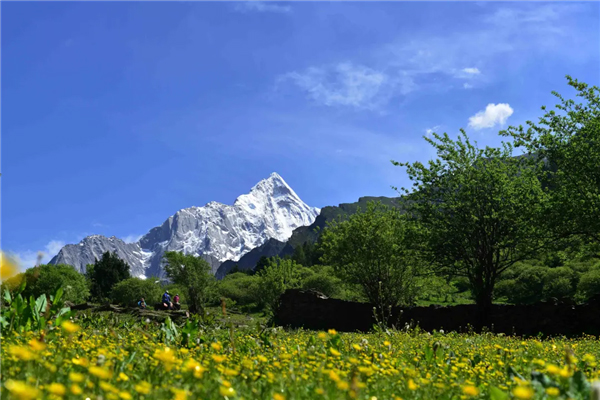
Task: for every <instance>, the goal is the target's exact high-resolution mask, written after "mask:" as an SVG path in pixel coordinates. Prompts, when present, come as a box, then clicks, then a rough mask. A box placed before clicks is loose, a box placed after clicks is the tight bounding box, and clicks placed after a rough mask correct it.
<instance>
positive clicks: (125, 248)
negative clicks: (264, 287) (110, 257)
mask: <svg viewBox="0 0 600 400" xmlns="http://www.w3.org/2000/svg"><path fill="white" fill-rule="evenodd" d="M319 212H320V210H319V209H318V208H315V207H309V206H308V205H306V204H305V203H304V202H303V201H302V200H301V199H300V197H298V195H297V194H296V193H295V192H294V191H293V190H292V188H291V187H289V186H288V184H287V183H286V182H285V181H284V180H283V178H282V177H281V176H279V175H278V174H277V173H272V174H271V175H270V176H269V178H267V179H264V180H262V181H260V182H259V183H258V184H256V185H255V186H254V187H253V188H252V189H251V190H250V192H249V193H248V194H244V195H241V196H239V197H238V198H237V199H236V200H235V202H234V203H233V205H226V204H221V203H217V202H215V201H212V202H210V203H208V204H206V205H205V206H204V207H190V208H185V209H183V210H179V211H178V212H176V213H175V215H172V216H171V217H169V218H168V219H167V220H166V221H165V222H164V223H163V224H162V225H161V226H157V227H155V228H152V229H151V230H150V231H149V232H148V233H147V234H145V235H144V236H142V238H141V239H140V240H139V241H138V242H136V243H125V242H124V241H122V240H121V239H118V238H115V237H111V238H107V237H104V236H101V235H92V236H88V237H86V238H85V239H83V240H82V241H81V242H80V243H79V244H77V245H67V246H65V247H63V248H62V249H61V250H60V251H59V253H58V254H57V255H56V256H55V257H54V258H53V259H52V260H51V261H50V263H52V264H69V265H73V266H74V267H75V268H77V269H79V270H80V271H81V272H84V271H85V266H86V265H87V264H93V263H94V260H95V259H96V258H100V256H101V255H102V253H104V252H105V251H113V252H116V253H117V255H118V256H119V257H120V258H122V259H123V260H125V261H126V262H127V263H128V264H129V265H130V266H131V273H132V275H133V276H142V275H143V276H163V270H162V267H161V260H162V256H163V254H164V252H165V251H181V252H183V253H185V254H195V255H198V256H202V257H203V258H204V259H205V260H207V261H208V262H209V264H211V267H212V269H213V273H215V272H216V270H217V268H218V267H219V265H220V264H221V263H222V262H224V261H226V260H233V261H237V260H239V259H240V257H242V256H243V255H244V254H246V253H248V252H249V251H250V250H252V249H254V248H256V247H258V246H261V245H262V244H264V243H265V242H266V241H267V240H269V239H271V238H273V239H277V240H279V241H282V242H284V241H286V240H287V239H289V237H290V236H291V235H292V231H293V230H294V229H295V228H297V227H300V226H307V225H310V224H312V223H313V222H314V220H315V218H316V217H317V215H318V214H319Z"/></svg>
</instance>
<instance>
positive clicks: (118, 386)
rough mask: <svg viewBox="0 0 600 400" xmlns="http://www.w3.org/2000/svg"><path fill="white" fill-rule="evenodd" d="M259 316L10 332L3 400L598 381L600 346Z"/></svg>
mask: <svg viewBox="0 0 600 400" xmlns="http://www.w3.org/2000/svg"><path fill="white" fill-rule="evenodd" d="M208 311H209V312H210V315H213V316H216V315H218V314H219V312H221V309H220V308H211V309H209V310H208ZM221 314H222V312H221ZM257 319H258V322H264V320H263V319H262V317H260V316H245V315H241V314H236V313H228V315H227V316H222V315H221V317H218V318H214V319H212V318H208V319H207V320H205V321H199V320H192V321H189V322H188V323H187V324H186V325H180V326H178V327H175V326H172V325H171V324H169V323H167V324H158V323H155V322H151V323H145V322H140V321H138V320H136V319H132V318H130V316H123V315H112V316H111V315H107V314H98V315H88V317H87V318H85V319H84V318H81V319H78V320H75V321H74V322H68V321H67V322H65V324H64V325H63V326H62V327H60V329H52V326H51V325H50V326H49V327H48V329H47V330H45V331H44V332H32V331H28V332H24V333H22V334H17V333H16V332H12V333H10V334H5V333H3V336H2V338H1V339H2V347H1V350H0V355H1V358H2V373H1V381H2V388H3V390H2V392H3V395H2V398H5V395H6V394H10V396H9V398H17V399H37V398H40V399H46V398H47V399H50V398H53V399H57V398H65V399H85V398H89V399H94V400H99V399H109V400H110V399H115V400H118V399H124V400H127V399H186V398H187V399H198V398H199V399H223V400H234V399H240V400H241V399H269V400H284V399H288V400H289V399H324V400H332V399H365V400H374V399H375V398H376V399H393V400H398V399H466V398H473V399H493V400H496V399H567V398H571V399H586V400H587V399H589V386H588V382H589V381H592V380H597V379H599V378H600V369H599V365H598V359H599V358H600V341H599V340H598V338H595V337H581V338H579V339H568V340H567V339H563V338H553V339H549V340H544V341H538V340H535V339H527V340H523V339H522V338H519V337H509V336H503V335H492V334H484V335H469V334H454V333H450V334H439V333H435V334H428V333H424V332H419V331H410V332H401V331H390V332H385V331H374V332H372V333H368V334H358V333H337V332H335V331H329V332H308V331H303V330H297V331H285V330H282V329H280V328H276V329H271V328H266V327H264V326H262V327H260V326H258V327H257V326H256V325H254V324H251V323H250V322H256V321H257ZM209 320H210V321H211V322H210V324H209V322H208V321H209ZM188 335H189V336H188Z"/></svg>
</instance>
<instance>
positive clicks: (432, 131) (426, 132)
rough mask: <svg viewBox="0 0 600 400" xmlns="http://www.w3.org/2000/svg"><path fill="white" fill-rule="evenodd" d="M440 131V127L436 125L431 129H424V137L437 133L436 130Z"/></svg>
mask: <svg viewBox="0 0 600 400" xmlns="http://www.w3.org/2000/svg"><path fill="white" fill-rule="evenodd" d="M438 129H440V125H436V126H434V127H433V128H427V129H425V136H427V137H429V136H431V134H432V133H434V132H435V133H437V130H438Z"/></svg>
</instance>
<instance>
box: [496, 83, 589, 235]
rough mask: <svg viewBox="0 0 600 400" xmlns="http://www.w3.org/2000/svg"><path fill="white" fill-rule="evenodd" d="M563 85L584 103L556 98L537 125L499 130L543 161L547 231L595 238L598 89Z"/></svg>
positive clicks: (556, 94) (581, 85)
mask: <svg viewBox="0 0 600 400" xmlns="http://www.w3.org/2000/svg"><path fill="white" fill-rule="evenodd" d="M567 80H568V84H569V85H570V86H571V87H573V88H574V89H575V90H576V97H579V98H582V99H583V102H580V103H576V102H575V100H572V99H569V100H565V99H564V98H563V97H562V96H561V95H560V94H558V93H556V92H553V94H554V95H555V96H556V97H557V98H558V99H559V100H560V104H557V105H556V110H549V111H546V107H542V110H543V111H545V114H544V115H543V116H542V117H541V118H540V119H539V122H538V123H535V122H532V121H527V125H528V128H527V129H525V128H524V127H523V126H518V127H509V128H508V129H507V130H505V131H502V132H500V133H501V134H502V135H504V136H512V137H513V138H514V140H515V145H516V146H523V147H524V148H525V149H527V151H529V152H530V153H532V154H536V155H538V156H539V157H540V158H542V159H544V160H545V161H546V162H547V164H548V171H547V176H546V177H545V178H546V180H547V181H548V185H549V186H550V187H551V189H552V190H551V191H550V192H549V193H550V194H551V197H550V200H551V205H552V207H549V208H548V213H547V214H546V216H545V218H544V221H545V222H546V229H548V230H550V231H552V232H555V233H558V234H561V235H563V236H569V235H581V236H584V237H586V238H588V239H591V240H593V241H595V242H599V241H600V168H599V166H600V88H598V87H597V86H592V87H590V86H588V85H587V84H585V83H582V82H579V81H577V80H576V79H573V78H571V77H570V76H567Z"/></svg>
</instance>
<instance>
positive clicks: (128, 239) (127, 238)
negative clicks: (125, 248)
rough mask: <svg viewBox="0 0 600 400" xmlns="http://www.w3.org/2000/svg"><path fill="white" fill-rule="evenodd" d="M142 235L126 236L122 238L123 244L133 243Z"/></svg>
mask: <svg viewBox="0 0 600 400" xmlns="http://www.w3.org/2000/svg"><path fill="white" fill-rule="evenodd" d="M142 236H144V235H127V236H125V237H124V238H123V241H124V242H125V243H135V242H137V241H138V240H140V239H141V238H142Z"/></svg>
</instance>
